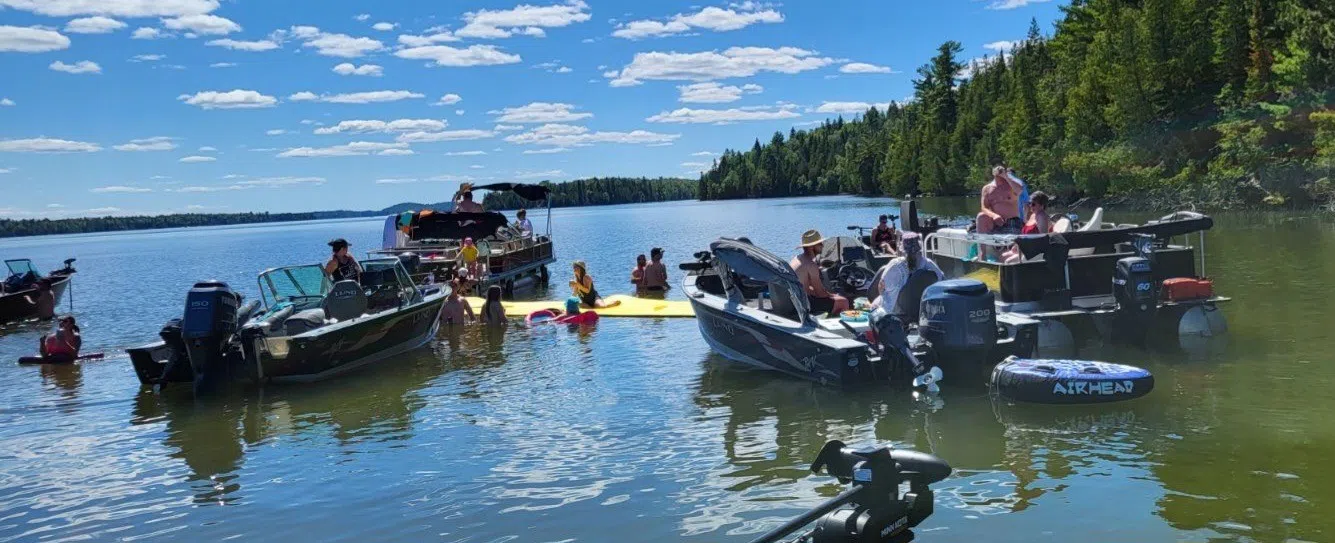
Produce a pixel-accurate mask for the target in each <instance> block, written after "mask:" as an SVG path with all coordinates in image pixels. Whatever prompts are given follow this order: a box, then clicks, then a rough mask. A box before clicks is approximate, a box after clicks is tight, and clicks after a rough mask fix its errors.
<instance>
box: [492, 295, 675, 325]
mask: <svg viewBox="0 0 1335 543" xmlns="http://www.w3.org/2000/svg"><path fill="white" fill-rule="evenodd" d="M603 301H605V302H607V303H609V304H610V303H612V302H616V301H620V302H621V303H620V304H617V306H616V307H607V308H589V307H584V310H585V311H593V312H595V313H597V314H598V316H600V317H639V318H645V317H650V318H652V317H694V316H695V311H694V310H692V309H691V302H688V301H685V300H655V299H652V298H636V297H634V296H627V295H624V294H614V295H612V296H607V297H605V298H603ZM482 303H483V299H482V298H468V305H470V306H472V307H473V311H474V312H477V311H481V310H482ZM501 305H502V306H504V307H505V314H506V315H507V316H509V317H510V318H512V319H522V318H524V317H527V316H528V315H529V313H532V312H534V311H541V310H543V309H552V308H557V309H563V308H565V305H566V304H565V300H542V301H522V302H512V301H502V302H501Z"/></svg>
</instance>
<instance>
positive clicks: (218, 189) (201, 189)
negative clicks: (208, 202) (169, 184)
mask: <svg viewBox="0 0 1335 543" xmlns="http://www.w3.org/2000/svg"><path fill="white" fill-rule="evenodd" d="M247 188H250V187H243V186H241V185H226V186H212V187H209V186H205V187H201V186H187V187H181V188H178V189H168V190H167V192H184V193H200V192H225V191H231V190H245V189H247Z"/></svg>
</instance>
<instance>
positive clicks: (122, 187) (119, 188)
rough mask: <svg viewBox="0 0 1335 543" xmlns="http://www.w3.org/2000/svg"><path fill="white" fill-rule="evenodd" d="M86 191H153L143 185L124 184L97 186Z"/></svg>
mask: <svg viewBox="0 0 1335 543" xmlns="http://www.w3.org/2000/svg"><path fill="white" fill-rule="evenodd" d="M88 192H94V193H97V194H137V193H143V192H153V189H146V188H143V187H127V186H125V185H112V186H109V187H97V188H95V189H90V190H89V191H88Z"/></svg>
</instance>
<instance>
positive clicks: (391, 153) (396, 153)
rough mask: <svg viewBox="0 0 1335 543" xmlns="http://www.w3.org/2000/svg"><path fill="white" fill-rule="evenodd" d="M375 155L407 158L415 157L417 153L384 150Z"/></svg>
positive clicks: (404, 150)
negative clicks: (409, 156)
mask: <svg viewBox="0 0 1335 543" xmlns="http://www.w3.org/2000/svg"><path fill="white" fill-rule="evenodd" d="M376 154H378V155H380V156H408V155H415V154H417V153H415V152H413V150H412V149H385V150H384V151H381V152H379V153H376Z"/></svg>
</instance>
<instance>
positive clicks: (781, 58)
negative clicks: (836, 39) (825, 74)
mask: <svg viewBox="0 0 1335 543" xmlns="http://www.w3.org/2000/svg"><path fill="white" fill-rule="evenodd" d="M832 63H834V59H832V58H827V57H821V56H817V55H816V53H815V52H813V51H807V50H805V49H798V48H796V47H780V48H778V49H771V48H768V47H731V48H728V49H727V50H725V51H723V52H722V53H719V52H718V51H705V52H702V53H675V52H673V53H663V52H658V51H651V52H648V53H636V54H635V58H634V60H632V61H631V63H630V64H628V65H626V66H625V67H624V68H622V69H621V71H619V72H618V71H615V70H613V71H610V72H606V73H604V74H603V76H604V77H606V78H608V79H611V80H612V82H611V85H612V86H613V87H627V86H631V85H639V84H640V83H641V82H642V80H646V79H656V80H677V81H680V80H687V81H711V80H715V79H726V78H730V77H751V76H753V75H756V74H758V73H761V72H777V73H783V74H795V73H800V72H804V71H808V70H815V69H818V68H823V67H825V66H829V65H830V64H832Z"/></svg>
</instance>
